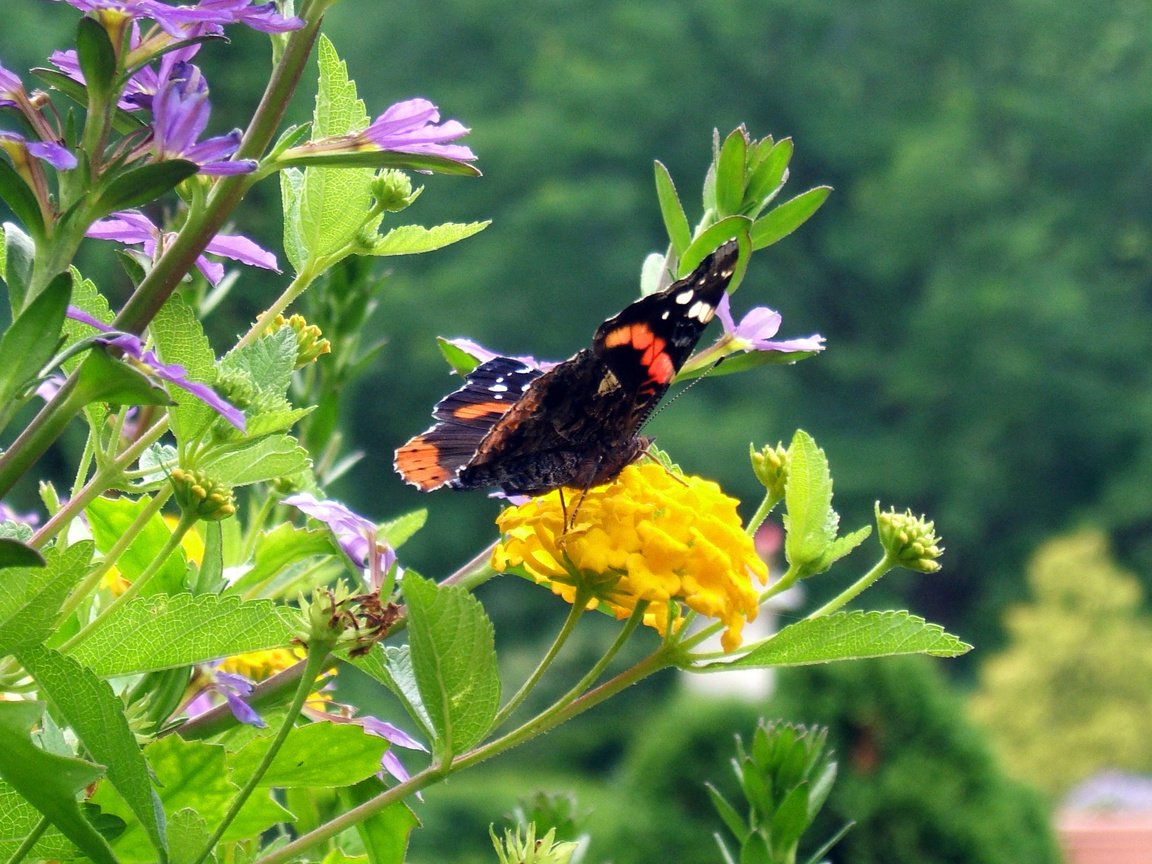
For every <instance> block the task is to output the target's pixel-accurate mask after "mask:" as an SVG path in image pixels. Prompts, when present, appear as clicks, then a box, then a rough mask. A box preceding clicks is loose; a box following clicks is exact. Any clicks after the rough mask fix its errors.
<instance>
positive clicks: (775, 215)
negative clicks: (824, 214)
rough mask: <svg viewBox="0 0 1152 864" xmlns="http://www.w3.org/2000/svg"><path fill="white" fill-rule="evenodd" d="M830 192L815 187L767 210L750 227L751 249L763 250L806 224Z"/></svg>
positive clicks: (828, 187) (826, 189)
mask: <svg viewBox="0 0 1152 864" xmlns="http://www.w3.org/2000/svg"><path fill="white" fill-rule="evenodd" d="M831 192H832V187H831V186H817V187H816V188H815V189H809V190H808V191H807V192H801V193H800V194H799V195H797V196H796V197H795V198H790V199H789V200H787V201H785V202H784V203H783V204H781V205H780V206H779V207H775V208H773V209H772V210H769V211H768V212H767V213H766V214H765V215H764V216H761V217H760V218H759V219H757V220H756V224H754V225H753V226H752V248H753V249H754V250H755V249H763V248H764V247H766V246H771V245H772V244H773V243H776V242H778V241H780V240H783V239H784V238H785V237H787V236H788V235H789V234H791V233H792V232H793V231H795V230H796V229H797V228H799V227H800V226H801V225H803V224H804V223H805V222H807V221H808V220H809V219H810V218H811V217H812V215H813V214H814V213H815V212H816V211H817V210H819V209H820V205H821V204H823V203H824V202H825V201H826V200H827V198H828V195H829V193H831Z"/></svg>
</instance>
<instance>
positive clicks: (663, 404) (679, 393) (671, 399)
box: [637, 357, 724, 429]
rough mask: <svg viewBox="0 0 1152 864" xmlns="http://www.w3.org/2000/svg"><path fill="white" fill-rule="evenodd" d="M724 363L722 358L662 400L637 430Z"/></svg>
mask: <svg viewBox="0 0 1152 864" xmlns="http://www.w3.org/2000/svg"><path fill="white" fill-rule="evenodd" d="M723 362H724V358H723V357H721V358H720V359H718V360H717V361H716V362H715V363H713V364H712V365H711V366H709V367H708V368H707V369H705V370H704V371H703V372H701V373H700V374H699V375H697V376H696V377H695V378H693V379H692V380H691V381H689V382H688V383H687V384H685V385H684V386H683V387H682V388H681V389H680V390H678V391H676V392H675V393H673V394H672V395H671V396H669V397H668V398H666V399H662V400H661V401H660V403H659V404H657V405H656V406H655V407H654V408H653V409H652V410H651V411H649V412H648V415H647V416H646V417H645V418H644V419H643V420H641V421H640V425H639V427H637V428H638V429H642V428H644V426H646V425H647V424H648V422H649V421H650V420H652V419H653V418H654V417H656V416H658V415H659V414H660V413H661V412H662V411H663V410H664V409H665V408H667V407H668V406H669V405H671V404H672V403H673V402H675V401H676V400H677V399H679V398H680V397H681V396H683V395H684V394H685V393H687V392H688V391H689V390H691V389H692V388H693V387H695V386H696V385H697V384H699V383H700V382H701V381H703V380H704V379H705V378H707V377H708V376H709V375H711V374H712V372H713V371H714V370H715V369H716V367H717V366H719V365H720V364H721V363H723Z"/></svg>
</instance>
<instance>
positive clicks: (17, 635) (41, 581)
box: [0, 540, 92, 656]
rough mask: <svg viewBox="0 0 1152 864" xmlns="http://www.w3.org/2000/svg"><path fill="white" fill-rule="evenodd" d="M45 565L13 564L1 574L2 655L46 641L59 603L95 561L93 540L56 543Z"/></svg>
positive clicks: (0, 639) (58, 611)
mask: <svg viewBox="0 0 1152 864" xmlns="http://www.w3.org/2000/svg"><path fill="white" fill-rule="evenodd" d="M44 559H45V566H43V567H12V568H9V569H7V570H5V571H4V573H3V578H0V656H3V655H5V654H11V653H12V652H13V651H16V650H19V649H20V648H25V647H27V646H29V645H36V644H38V643H40V642H43V641H44V640H45V639H47V638H48V636H49V635H50V634H51V633H52V630H53V627H54V626H55V623H56V617H57V616H58V615H59V614H60V607H61V606H62V605H63V604H64V600H65V598H67V596H68V595H69V593H71V591H72V589H73V588H74V587H76V585H77V584H78V583H79V582H80V580H81V579H82V578H83V577H84V574H85V573H86V572H87V571H88V567H89V565H90V564H91V562H92V544H91V543H90V542H88V541H86V540H85V541H82V542H79V543H74V544H73V545H71V546H69V547H68V548H67V549H65V550H64V551H60V550H58V549H57V548H55V547H53V548H52V549H49V550H48V551H47V552H46V553H45V555H44Z"/></svg>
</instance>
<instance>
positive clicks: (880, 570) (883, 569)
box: [808, 555, 897, 619]
mask: <svg viewBox="0 0 1152 864" xmlns="http://www.w3.org/2000/svg"><path fill="white" fill-rule="evenodd" d="M896 564H897V562H896V560H895V559H893V558H889V557H888V556H887V555H885V556H884V557H883V558H881V559H880V561H879V562H877V564H876V566H875V567H873V568H872V569H871V570H869V571H868V572H867V573H865V574H864V575H863V576H861V577H860V578H859V579H857V580H856V581H855V582H853V583H852V584H851V585H849V586H848V587H847V588H845V589H844V590H843V591H841V592H840V593H839V594H837V595H836V596H835V597H833V598H832V599H831V600H829V601H828V602H827V603H825V604H824V605H823V606H821V607H820V608H819V609H817V610H816V611H815V612H813V613H811V614H810V615H808V618H810V619H811V618H820V617H822V616H824V615H829V614H831V613H832V612H835V611H836V610H837V609H839V608H840V607H842V606H843V605H844V604H846V603H848V602H849V601H850V600H852V599H853V598H854V597H855V596H856V595H857V594H859V593H860V592H861V591H863V590H864V589H865V588H867V587H868V586H869V585H871V584H872V583H873V582H876V581H877V580H878V579H880V577H881V576H883V575H884V574H885V573H887V572H888V571H889V570H891V569H892V568H894V567H895V566H896Z"/></svg>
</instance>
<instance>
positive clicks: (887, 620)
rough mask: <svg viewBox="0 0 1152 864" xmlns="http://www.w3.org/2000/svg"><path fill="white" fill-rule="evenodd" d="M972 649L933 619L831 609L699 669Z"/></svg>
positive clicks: (945, 653) (940, 653)
mask: <svg viewBox="0 0 1152 864" xmlns="http://www.w3.org/2000/svg"><path fill="white" fill-rule="evenodd" d="M970 650H972V646H971V645H968V644H966V643H964V642H961V641H960V640H959V639H957V638H956V637H955V636H953V635H952V634H951V633H947V632H945V631H944V628H943V627H941V626H939V625H938V624H929V623H928V622H927V621H925V620H924V619H923V618H920V617H919V616H916V615H912V614H910V613H908V612H903V611H890V612H861V611H854V612H835V613H833V614H831V615H825V616H823V617H821V618H809V619H806V620H804V621H798V622H797V623H795V624H792V625H791V626H789V627H785V628H784V629H783V630H781V631H780V632H779V633H777V634H776V635H775V636H773V637H772V638H771V639H769V640H768V641H767V642H765V643H763V644H762V645H759V646H757V647H756V648H754V649H753V650H752V651H751V652H749V653H748V654H746V655H744V656H743V657H741V658H740V659H739V660H734V661H732V662H731V663H709V664H708V665H706V666H704V667H701V668H702V669H703V670H704V671H709V672H717V671H722V670H724V669H747V668H753V667H763V666H804V665H809V664H812V663H829V662H832V661H834V660H859V659H862V658H865V657H888V656H892V655H895V654H929V655H931V656H933V657H958V656H960V655H961V654H964V653H967V652H968V651H970Z"/></svg>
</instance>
